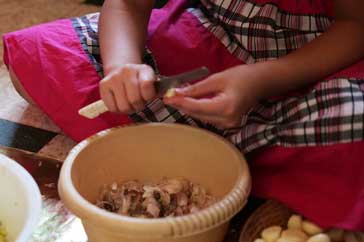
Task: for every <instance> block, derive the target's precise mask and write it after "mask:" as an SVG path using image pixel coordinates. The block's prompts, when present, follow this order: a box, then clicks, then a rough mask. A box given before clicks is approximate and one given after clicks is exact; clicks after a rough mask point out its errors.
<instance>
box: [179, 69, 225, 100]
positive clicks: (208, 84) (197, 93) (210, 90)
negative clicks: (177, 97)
mask: <svg viewBox="0 0 364 242" xmlns="http://www.w3.org/2000/svg"><path fill="white" fill-rule="evenodd" d="M223 87H224V86H223V83H222V82H221V81H220V78H219V74H215V75H212V76H210V77H208V78H206V79H204V80H202V81H200V82H197V83H195V84H193V85H190V86H186V87H183V88H177V89H176V91H177V93H179V94H181V95H183V96H187V97H194V98H197V97H203V96H206V95H209V94H215V93H218V92H220V91H221V90H222V89H223Z"/></svg>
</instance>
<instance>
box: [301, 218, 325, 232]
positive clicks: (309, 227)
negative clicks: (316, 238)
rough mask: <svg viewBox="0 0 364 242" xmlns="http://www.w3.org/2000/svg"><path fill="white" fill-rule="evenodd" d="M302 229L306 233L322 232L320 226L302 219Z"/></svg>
mask: <svg viewBox="0 0 364 242" xmlns="http://www.w3.org/2000/svg"><path fill="white" fill-rule="evenodd" d="M302 230H303V231H304V232H305V233H307V234H308V235H315V234H319V233H322V228H320V227H319V226H318V225H317V224H314V223H312V222H310V221H308V220H304V221H303V222H302Z"/></svg>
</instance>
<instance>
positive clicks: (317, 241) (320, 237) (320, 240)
mask: <svg viewBox="0 0 364 242" xmlns="http://www.w3.org/2000/svg"><path fill="white" fill-rule="evenodd" d="M307 242H331V240H330V237H329V236H328V235H327V234H323V233H320V234H316V235H314V236H312V237H311V238H309V239H308V240H307Z"/></svg>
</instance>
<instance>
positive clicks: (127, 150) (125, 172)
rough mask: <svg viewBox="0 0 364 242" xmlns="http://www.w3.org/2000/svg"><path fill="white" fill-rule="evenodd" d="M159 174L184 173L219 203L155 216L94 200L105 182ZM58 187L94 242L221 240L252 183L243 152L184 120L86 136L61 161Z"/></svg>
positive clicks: (147, 177)
mask: <svg viewBox="0 0 364 242" xmlns="http://www.w3.org/2000/svg"><path fill="white" fill-rule="evenodd" d="M162 177H170V178H173V177H184V178H187V179H189V180H190V181H192V182H194V183H199V184H201V185H202V186H204V187H205V188H206V189H207V190H208V191H209V192H210V193H212V194H213V195H214V196H217V197H218V198H220V200H219V201H218V202H216V203H215V204H214V205H212V206H210V207H208V208H206V209H203V210H201V211H199V212H197V213H193V214H190V215H185V216H180V217H173V218H171V217H168V218H158V219H145V218H132V217H127V216H122V215H118V214H114V213H110V212H107V211H105V210H102V209H100V208H98V207H96V206H95V205H93V203H94V202H95V201H96V199H97V196H98V193H99V191H100V188H101V186H102V185H103V184H111V183H113V182H115V181H117V182H121V181H125V180H130V179H139V180H145V181H156V180H159V179H160V178H162ZM58 186H59V192H60V196H61V198H62V200H63V202H64V203H65V205H66V207H68V208H69V209H70V210H71V211H72V212H73V213H74V214H76V215H77V216H78V217H80V219H81V221H82V223H83V225H84V228H85V231H86V233H87V235H88V238H89V241H91V242H120V241H123V242H172V241H173V242H221V241H222V240H223V238H224V236H225V234H226V231H227V228H228V223H229V220H230V219H231V218H232V217H233V216H234V215H235V214H236V213H237V212H238V211H240V210H241V209H242V208H243V207H244V205H245V204H246V201H247V197H248V194H249V192H250V187H251V180H250V174H249V170H248V166H247V164H246V162H245V159H244V158H243V156H242V155H241V153H240V152H239V151H238V150H237V149H236V148H235V147H234V146H233V145H231V144H230V143H229V142H227V141H226V140H224V139H223V138H221V137H220V136H217V135H215V134H212V133H210V132H207V131H203V130H201V129H197V128H192V127H189V126H184V125H176V124H143V125H134V126H127V127H119V128H113V129H109V130H106V131H102V132H100V133H98V134H96V135H95V136H93V137H91V138H89V139H86V140H84V141H82V142H81V143H80V144H78V145H77V146H76V147H75V148H74V149H73V150H72V151H71V152H70V154H69V156H68V157H67V159H66V161H65V163H64V164H63V167H62V170H61V175H60V180H59V184H58Z"/></svg>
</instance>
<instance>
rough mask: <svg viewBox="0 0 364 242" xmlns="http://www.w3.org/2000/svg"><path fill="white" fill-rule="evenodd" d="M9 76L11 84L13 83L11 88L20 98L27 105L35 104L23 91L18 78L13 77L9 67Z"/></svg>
mask: <svg viewBox="0 0 364 242" xmlns="http://www.w3.org/2000/svg"><path fill="white" fill-rule="evenodd" d="M9 74H10V79H11V82H12V83H13V86H14V88H15V90H16V91H17V92H18V93H19V95H20V96H22V97H23V98H24V99H25V100H26V101H27V102H28V103H30V104H33V105H34V104H35V103H34V101H33V100H32V98H31V97H30V96H29V95H28V93H27V92H26V91H25V89H24V87H23V86H22V84H21V83H20V81H19V79H18V77H17V76H16V75H15V73H14V71H13V69H12V68H11V66H9Z"/></svg>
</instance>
